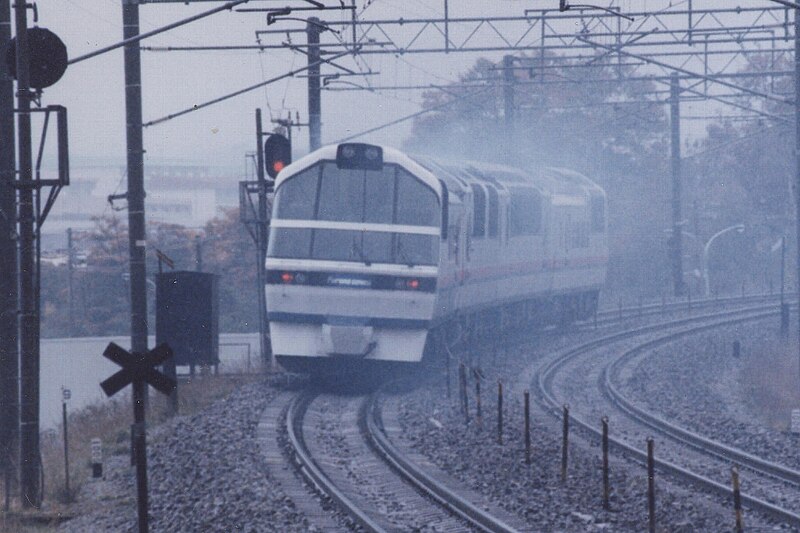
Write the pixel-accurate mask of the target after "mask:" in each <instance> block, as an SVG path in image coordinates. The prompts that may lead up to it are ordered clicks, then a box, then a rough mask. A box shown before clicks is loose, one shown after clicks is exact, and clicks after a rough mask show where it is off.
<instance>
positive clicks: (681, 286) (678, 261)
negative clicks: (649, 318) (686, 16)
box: [669, 72, 686, 296]
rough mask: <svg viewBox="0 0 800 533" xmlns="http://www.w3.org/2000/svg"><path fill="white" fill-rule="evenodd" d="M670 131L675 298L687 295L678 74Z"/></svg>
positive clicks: (673, 84) (671, 101) (672, 80)
mask: <svg viewBox="0 0 800 533" xmlns="http://www.w3.org/2000/svg"><path fill="white" fill-rule="evenodd" d="M669 92H670V99H669V111H670V120H669V123H670V130H671V136H670V137H671V142H670V144H671V148H672V164H671V166H672V239H671V240H670V244H671V245H672V246H671V250H670V255H671V256H672V261H671V263H672V282H673V286H674V292H675V296H683V295H684V294H685V293H686V285H685V283H684V282H683V255H682V254H683V238H682V237H683V234H682V230H681V223H682V221H681V101H680V82H679V81H678V73H677V72H673V73H672V75H671V78H670V86H669Z"/></svg>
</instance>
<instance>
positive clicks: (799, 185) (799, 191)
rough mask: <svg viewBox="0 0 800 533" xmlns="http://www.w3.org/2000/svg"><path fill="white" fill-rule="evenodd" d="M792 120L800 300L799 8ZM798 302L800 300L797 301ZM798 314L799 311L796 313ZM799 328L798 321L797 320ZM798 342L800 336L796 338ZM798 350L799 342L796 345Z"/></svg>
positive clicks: (799, 12) (795, 31)
mask: <svg viewBox="0 0 800 533" xmlns="http://www.w3.org/2000/svg"><path fill="white" fill-rule="evenodd" d="M794 120H795V137H794V148H795V150H794V153H795V164H796V165H797V167H796V168H797V173H796V175H795V182H794V207H795V222H796V225H797V226H796V231H797V244H798V246H797V252H796V255H797V287H796V289H795V290H797V291H798V300H800V9H795V10H794ZM799 303H800V302H799ZM798 315H800V313H798ZM798 328H800V321H799V322H798ZM798 342H800V337H799V338H798ZM798 349H799V350H800V344H799V345H798Z"/></svg>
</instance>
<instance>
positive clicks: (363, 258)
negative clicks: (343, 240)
mask: <svg viewBox="0 0 800 533" xmlns="http://www.w3.org/2000/svg"><path fill="white" fill-rule="evenodd" d="M353 252H355V253H357V254H358V257H359V258H360V259H361V261H362V262H363V263H364V264H365V265H367V266H370V265H371V264H372V261H370V260H369V259H367V256H366V255H364V250H362V249H361V246H360V245H359V244H358V241H356V238H355V237H353V247H352V248H351V249H350V254H351V255H352V254H353Z"/></svg>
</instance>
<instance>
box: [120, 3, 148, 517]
mask: <svg viewBox="0 0 800 533" xmlns="http://www.w3.org/2000/svg"><path fill="white" fill-rule="evenodd" d="M122 27H123V28H122V31H123V38H124V39H130V38H132V37H136V36H137V35H139V4H138V3H136V2H132V1H130V0H122ZM125 117H126V120H125V122H126V137H127V143H128V192H127V199H128V250H129V253H130V295H131V352H132V353H133V354H137V355H141V356H143V355H144V354H146V353H147V351H148V350H147V268H146V264H145V252H146V246H147V240H146V239H147V236H146V234H145V226H144V196H145V195H144V147H143V141H142V70H141V57H140V52H139V43H138V42H131V43H128V44H126V45H125ZM146 402H147V384H146V383H145V382H144V380H136V381H134V382H133V416H134V420H135V421H136V423H135V424H134V425H133V427H132V428H131V435H135V436H136V438H135V439H134V442H135V443H136V444H135V445H134V447H135V448H137V449H138V448H139V447H140V446H141V447H144V446H146V435H147V428H146V427H145V422H144V420H145V409H146ZM136 451H137V450H134V452H136ZM137 455H138V456H139V458H140V460H137V461H136V482H137V483H136V485H137V487H138V498H137V502H138V512H139V517H140V520H139V531H140V533H142V532H144V533H146V532H147V521H146V520H145V521H144V524H143V523H142V519H141V517H142V516H144V517H146V516H147V509H148V501H147V499H148V495H147V488H146V487H147V457H146V455H145V454H144V453H138V454H137Z"/></svg>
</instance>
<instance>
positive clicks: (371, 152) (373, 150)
mask: <svg viewBox="0 0 800 533" xmlns="http://www.w3.org/2000/svg"><path fill="white" fill-rule="evenodd" d="M380 156H381V152H380V150H379V149H378V147H377V146H368V147H367V148H366V149H365V150H364V157H366V158H367V159H369V160H370V161H375V160H376V159H378V158H379V157H380Z"/></svg>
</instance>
